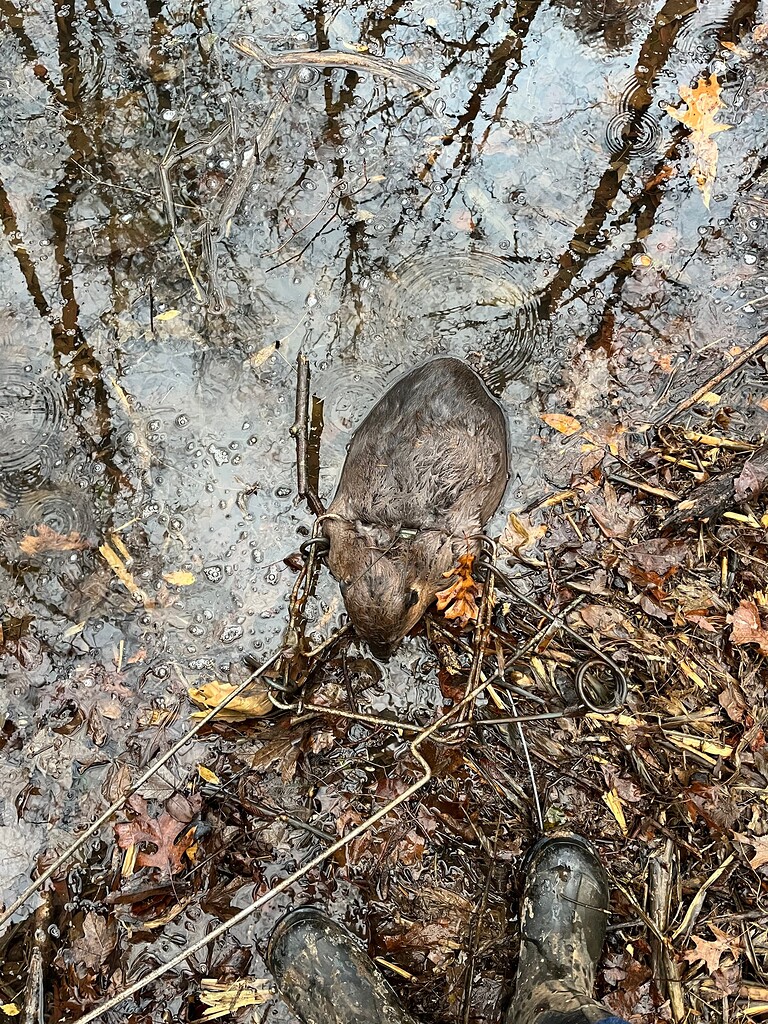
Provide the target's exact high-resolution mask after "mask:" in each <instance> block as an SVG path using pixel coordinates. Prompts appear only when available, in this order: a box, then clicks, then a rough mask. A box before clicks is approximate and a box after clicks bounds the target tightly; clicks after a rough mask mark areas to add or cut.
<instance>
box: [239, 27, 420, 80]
mask: <svg viewBox="0 0 768 1024" xmlns="http://www.w3.org/2000/svg"><path fill="white" fill-rule="evenodd" d="M232 46H234V48H235V49H236V50H238V51H239V52H240V53H244V54H245V55H246V57H253V58H254V59H255V60H257V61H259V62H260V63H261V64H263V65H264V67H267V68H272V69H274V68H285V67H294V68H295V67H307V66H310V65H311V66H312V67H316V68H344V69H346V70H347V71H364V72H367V73H368V74H369V75H378V76H379V77H381V78H393V79H395V80H396V81H399V82H403V83H404V84H405V85H415V86H416V88H417V89H425V90H429V91H430V92H431V91H432V89H434V88H435V83H434V82H433V80H432V79H431V78H430V77H429V76H428V75H424V74H422V73H421V72H420V71H414V70H413V68H409V67H407V66H406V65H403V64H396V63H395V62H394V61H392V60H387V58H386V57H378V56H376V55H375V54H371V53H345V52H343V51H341V50H319V51H318V50H312V51H309V52H307V51H304V52H297V51H295V50H287V51H286V52H285V53H270V52H269V51H268V50H264V49H262V47H261V46H258V45H257V44H256V43H254V41H253V40H252V39H248V38H247V37H246V36H240V37H239V38H238V39H233V40H232Z"/></svg>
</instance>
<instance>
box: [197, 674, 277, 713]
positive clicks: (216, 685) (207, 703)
mask: <svg viewBox="0 0 768 1024" xmlns="http://www.w3.org/2000/svg"><path fill="white" fill-rule="evenodd" d="M236 689H237V687H236V686H232V685H231V684H230V683H222V682H220V681H219V680H218V679H212V680H211V681H210V682H209V683H203V685H202V686H190V688H189V690H188V691H187V693H188V694H189V699H190V700H192V701H194V703H195V704H199V705H200V706H201V707H203V708H205V709H206V710H205V711H195V712H193V714H192V718H202V717H203V716H204V715H206V714H207V713H208V711H210V709H211V708H215V707H216V705H217V704H219V703H220V702H221V701H222V700H224V698H225V697H226V696H227V694H229V693H232V691H233V690H236ZM273 708H274V704H273V703H272V701H271V700H270V699H269V692H268V690H267V688H266V686H264V685H263V684H262V683H260V682H258V681H256V682H254V683H253V684H252V685H251V687H250V688H249V690H248V691H246V692H244V693H241V694H240V695H239V696H238V697H235V698H233V700H231V701H230V703H229V704H227V706H226V707H224V708H222V709H221V710H220V711H218V712H217V713H216V718H217V719H219V720H220V721H222V722H245V721H246V720H247V719H248V718H263V717H264V715H268V714H269V713H270V711H272V710H273Z"/></svg>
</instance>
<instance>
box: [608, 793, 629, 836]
mask: <svg viewBox="0 0 768 1024" xmlns="http://www.w3.org/2000/svg"><path fill="white" fill-rule="evenodd" d="M603 803H605V805H606V806H607V807H608V810H609V811H610V812H611V814H612V815H613V816H614V818H615V819H616V821H617V822H618V824H619V828H620V829H621V834H622V835H626V834H627V819H626V818H625V817H624V807H623V806H622V803H621V797H620V796H619V794H618V793H617V792H616V790H615V789H611V790H609V791H608V792H607V793H603Z"/></svg>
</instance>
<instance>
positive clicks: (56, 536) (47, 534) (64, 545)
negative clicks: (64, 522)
mask: <svg viewBox="0 0 768 1024" xmlns="http://www.w3.org/2000/svg"><path fill="white" fill-rule="evenodd" d="M34 529H35V530H36V533H30V534H27V536H26V537H24V538H23V539H22V540H21V541H19V548H20V549H21V550H22V551H23V552H24V554H25V555H39V554H40V553H41V552H43V551H82V550H83V549H84V548H87V547H88V541H87V540H83V538H82V537H81V536H80V534H79V533H75V532H74V531H72V533H67V534H63V533H57V532H56V531H55V530H52V529H51V527H50V526H46V525H45V523H38V524H37V525H36V526H35V528H34Z"/></svg>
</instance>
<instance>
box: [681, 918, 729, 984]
mask: <svg viewBox="0 0 768 1024" xmlns="http://www.w3.org/2000/svg"><path fill="white" fill-rule="evenodd" d="M709 928H710V929H711V931H712V933H713V934H714V936H715V938H714V939H712V940H710V939H702V938H700V937H699V936H698V935H692V936H691V938H692V939H693V942H694V945H695V947H696V948H695V949H689V950H688V951H687V952H686V953H683V958H684V959H685V960H687V961H688V963H689V964H695V963H698V962H699V961H702V962H703V963H704V964H706V967H707V971H708V972H709V974H714V973H715V971H716V970H717V969H718V968H719V966H720V960H721V959H722V958H723V956H724V955H725V954H726V953H730V954H731V955H732V956H733V957H734V958H735V957H737V956H738V955H739V953H740V952H741V941H740V940H739V939H738V938H733V937H732V936H730V935H727V934H726V933H725V932H724V931H722V930H721V929H720V928H718V927H717V926H716V925H714V924H710V925H709Z"/></svg>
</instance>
